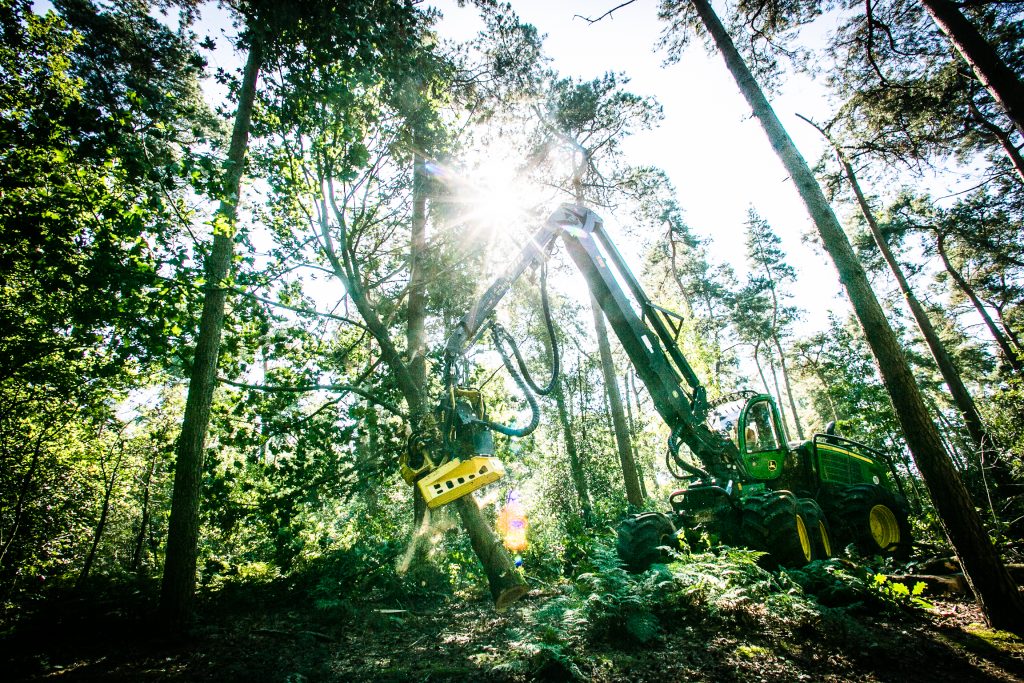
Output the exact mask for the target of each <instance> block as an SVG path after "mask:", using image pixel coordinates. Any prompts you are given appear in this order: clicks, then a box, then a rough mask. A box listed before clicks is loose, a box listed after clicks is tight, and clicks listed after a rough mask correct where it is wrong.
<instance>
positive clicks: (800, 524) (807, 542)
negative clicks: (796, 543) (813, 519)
mask: <svg viewBox="0 0 1024 683" xmlns="http://www.w3.org/2000/svg"><path fill="white" fill-rule="evenodd" d="M796 535H797V536H798V537H799V538H800V550H801V551H802V552H803V554H804V559H805V560H806V561H808V562H810V561H811V536H810V534H808V533H807V525H806V524H805V523H804V518H803V517H801V516H800V515H797V516H796Z"/></svg>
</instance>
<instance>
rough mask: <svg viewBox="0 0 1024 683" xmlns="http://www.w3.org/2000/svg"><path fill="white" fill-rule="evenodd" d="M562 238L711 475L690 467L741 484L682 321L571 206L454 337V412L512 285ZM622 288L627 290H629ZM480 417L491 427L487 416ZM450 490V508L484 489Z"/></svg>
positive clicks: (597, 226) (454, 482)
mask: <svg viewBox="0 0 1024 683" xmlns="http://www.w3.org/2000/svg"><path fill="white" fill-rule="evenodd" d="M559 237H560V238H561V239H562V242H563V243H564V244H565V247H566V250H567V251H568V253H569V256H570V257H571V258H572V260H573V262H574V263H575V264H576V266H577V267H578V268H579V269H580V271H581V272H582V273H583V276H584V278H585V280H586V283H587V286H588V287H589V288H590V291H591V292H592V293H593V295H594V298H595V299H596V300H597V302H598V305H600V307H601V310H602V311H603V312H604V314H605V316H606V317H607V318H608V322H609V323H610V324H611V327H612V329H613V330H614V331H615V334H616V336H617V337H618V339H619V341H620V342H621V344H622V347H623V349H625V351H626V354H627V355H628V356H629V359H630V361H631V362H632V364H633V366H634V367H635V368H636V371H637V375H638V376H639V377H640V379H641V380H642V381H643V383H644V385H645V386H646V387H647V390H648V391H649V392H650V395H651V398H652V399H653V401H654V405H655V408H656V409H657V411H658V413H659V414H660V415H661V417H662V418H663V419H664V420H665V422H666V424H668V426H669V427H670V429H671V430H672V438H671V439H670V447H672V448H673V450H674V451H675V450H676V449H678V447H679V443H685V444H687V445H688V446H689V447H690V450H691V451H692V452H693V454H694V455H695V456H696V457H697V459H698V460H699V461H700V462H701V464H702V465H703V468H704V469H699V468H696V467H687V469H689V470H690V472H691V473H692V474H694V475H697V476H699V477H701V478H703V479H708V478H715V479H722V480H725V479H730V478H733V477H735V476H736V474H738V470H739V469H741V468H742V467H743V465H742V461H741V460H740V458H739V457H738V451H737V450H736V445H735V444H734V443H733V442H732V441H730V440H729V439H727V438H725V437H724V436H723V435H722V434H719V433H718V432H716V431H714V430H712V429H711V428H709V427H708V426H707V425H706V424H705V419H706V418H707V414H708V403H707V396H706V393H705V389H704V386H703V385H702V384H701V382H700V380H699V379H698V378H697V376H696V374H695V373H694V371H693V369H692V368H691V367H690V364H689V363H688V362H687V361H686V358H684V357H683V354H682V352H680V350H679V347H678V336H679V333H680V330H681V320H680V319H679V316H678V315H676V314H675V313H672V312H671V311H668V310H666V309H664V308H661V307H660V306H657V305H656V304H654V303H652V302H651V300H650V299H649V298H648V297H647V294H646V293H645V292H644V290H643V288H642V287H641V285H640V283H639V281H637V279H636V277H635V276H634V275H633V273H632V271H630V269H629V267H628V266H627V265H626V262H625V260H624V259H623V258H622V255H621V254H620V253H619V251H618V249H617V248H616V247H615V245H614V244H613V243H612V241H611V240H610V239H609V237H608V234H607V233H606V232H605V230H604V224H603V221H602V220H601V218H600V217H599V216H598V215H597V214H595V213H594V212H593V211H591V210H590V209H587V208H586V207H583V206H578V205H571V204H566V205H563V206H561V207H560V208H559V209H558V210H557V211H555V212H554V213H553V214H552V215H551V216H550V217H549V218H548V220H547V222H546V223H545V224H544V226H543V227H541V228H540V229H539V230H538V231H537V232H536V233H534V235H533V236H532V238H531V240H530V242H529V243H528V244H527V245H526V246H525V247H524V248H523V250H522V251H521V252H520V254H519V256H518V257H517V258H516V260H515V261H513V262H512V263H511V264H510V265H509V266H508V267H507V268H506V269H505V272H504V273H503V274H502V275H501V276H500V277H498V278H497V279H496V280H495V281H494V282H493V283H492V284H491V286H490V287H489V288H488V289H487V291H486V292H485V293H484V294H483V296H482V297H481V298H480V300H479V301H478V302H477V303H476V305H474V306H473V308H472V309H470V311H469V312H468V313H466V315H465V316H464V317H463V318H462V320H461V321H460V322H459V324H458V326H457V327H456V329H455V331H454V332H453V333H452V334H451V336H450V337H449V339H448V342H447V345H446V347H445V371H444V378H445V384H446V386H447V387H449V389H448V391H449V393H450V394H451V398H450V399H449V404H450V405H451V410H452V411H453V412H454V404H455V402H456V400H455V394H454V393H452V389H451V388H450V387H451V386H452V384H453V382H454V378H453V371H454V367H455V365H456V363H457V362H458V361H459V359H460V358H461V357H462V355H463V353H464V351H465V350H466V348H467V346H469V345H471V344H472V343H473V342H474V341H475V340H476V337H477V336H478V335H479V334H480V332H481V330H482V329H483V327H484V325H485V323H486V322H487V321H488V319H489V318H490V315H491V314H492V313H493V312H494V309H495V308H496V307H497V305H498V303H499V302H500V301H501V300H502V298H503V297H504V296H505V294H506V293H507V292H508V290H509V289H510V288H511V286H512V284H513V283H514V282H515V281H516V280H517V279H518V278H519V277H520V276H522V274H523V273H525V272H526V271H527V270H529V269H531V268H535V267H537V266H539V265H540V264H542V263H543V262H544V261H545V260H546V259H547V257H548V255H549V253H550V252H551V250H552V248H553V247H554V243H555V242H556V240H557V239H558V238H559ZM620 283H624V284H625V288H623V286H622V284H620ZM473 400H475V401H477V402H478V404H479V408H478V412H480V411H482V410H483V404H482V399H480V398H479V397H478V396H476V397H474V399H473ZM478 417H479V418H480V421H482V420H483V415H479V416H478ZM478 452H480V451H478ZM489 454H490V453H487V455H489ZM446 459H447V456H446ZM491 460H493V459H491ZM442 462H443V460H442ZM430 480H431V481H430V482H429V483H430V484H431V485H433V486H435V487H437V486H438V484H437V481H438V477H431V478H430ZM424 483H427V481H426V479H425V480H423V481H421V484H420V485H421V488H423V486H424ZM444 484H445V486H447V488H449V489H451V491H450V492H448V493H447V495H445V496H444V498H445V502H447V501H449V500H454V499H455V498H457V497H459V493H460V491H461V490H462V488H460V487H465V493H468V492H470V491H472V490H473V489H474V488H477V487H478V486H479V483H477V484H476V485H472V484H473V482H470V481H465V482H460V481H459V478H458V477H455V478H454V479H449V480H447V481H445V482H444ZM424 495H425V496H426V497H427V500H428V502H429V501H430V500H431V496H429V495H427V492H426V491H424ZM462 495H464V494H462ZM439 504H442V503H439Z"/></svg>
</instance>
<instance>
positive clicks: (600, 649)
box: [0, 590, 1024, 683]
mask: <svg viewBox="0 0 1024 683" xmlns="http://www.w3.org/2000/svg"><path fill="white" fill-rule="evenodd" d="M549 599H550V596H546V595H542V594H533V595H531V596H529V597H528V599H526V600H524V601H522V602H521V603H519V604H518V605H516V606H514V607H513V608H512V609H510V610H508V611H507V612H504V613H500V614H499V613H496V612H495V611H494V610H493V608H492V607H491V605H490V604H489V603H488V602H484V601H450V602H440V601H438V602H434V603H430V604H420V605H412V606H410V605H401V604H372V603H368V604H361V605H359V606H358V607H352V606H346V607H339V608H337V609H333V610H332V609H327V610H325V609H322V608H314V607H312V606H305V605H304V604H302V603H303V601H302V600H298V599H292V600H290V599H289V598H288V596H287V595H283V596H282V595H273V596H261V595H260V592H259V591H258V590H256V591H252V592H251V593H249V594H247V595H244V596H239V595H235V596H230V597H225V596H221V597H219V598H217V599H214V600H212V601H209V602H206V603H205V604H204V605H203V607H202V610H201V613H200V617H199V620H198V622H197V624H196V626H195V628H194V629H193V631H192V633H191V634H190V635H189V636H188V637H187V638H177V639H171V638H167V637H164V636H160V635H157V634H158V632H159V629H158V628H157V627H156V625H155V622H154V618H153V616H152V609H151V606H152V603H151V602H150V601H149V600H146V599H144V598H142V597H141V596H131V595H124V596H119V597H115V598H112V599H111V598H108V599H106V600H92V601H84V600H66V601H63V602H61V603H57V604H51V605H48V606H47V607H46V608H45V609H40V610H39V611H38V612H37V613H35V614H32V615H30V616H27V617H25V618H23V619H22V620H21V621H20V623H19V625H18V627H17V628H16V629H14V630H13V632H8V633H7V635H5V636H4V637H3V639H2V640H0V657H2V659H3V661H4V662H5V664H4V665H3V672H4V673H3V674H2V678H3V679H5V680H19V681H20V680H25V681H99V680H102V681H289V682H293V683H294V682H300V681H369V680H372V681H377V682H386V681H455V680H458V681H468V680H472V681H477V680H486V681H524V680H571V679H577V680H594V681H658V682H659V683H662V682H664V681H666V680H668V681H894V682H895V681H900V682H904V681H928V682H930V683H931V682H935V681H1017V680H1024V644H1022V642H1021V641H1020V640H1019V639H1018V638H1016V637H1014V636H1009V635H1007V634H1001V633H998V632H993V631H990V630H988V629H985V628H983V627H982V626H981V622H982V619H981V615H980V614H979V612H978V610H977V608H976V607H975V606H974V605H972V604H970V603H967V602H963V601H937V602H934V603H933V605H934V608H933V609H931V610H927V611H921V612H917V613H914V614H905V613H900V614H861V615H852V616H846V613H844V614H843V616H842V617H839V616H837V613H836V612H834V611H832V610H827V609H825V610H823V611H822V613H821V614H820V615H816V616H815V617H814V618H812V619H810V620H807V621H805V623H803V624H802V625H801V626H800V627H798V628H796V630H792V631H785V630H784V629H782V628H780V627H779V626H778V622H777V621H775V620H773V619H772V618H771V615H768V614H763V613H759V607H758V606H757V605H750V606H747V607H746V608H744V609H743V610H737V611H735V612H733V613H731V614H730V615H728V616H727V617H722V616H721V615H719V616H717V617H715V618H709V617H708V616H707V615H703V616H702V615H694V616H693V617H692V618H687V619H684V620H681V621H674V622H670V623H663V624H662V629H663V630H662V634H661V635H660V636H659V637H658V638H656V639H655V640H653V641H651V642H648V643H647V644H645V645H642V646H641V645H638V644H636V643H635V642H631V641H629V639H627V638H625V637H622V638H618V637H616V634H614V633H612V634H610V635H608V636H606V637H603V638H601V639H600V640H598V641H596V642H590V641H588V642H586V643H585V644H582V645H580V646H579V647H577V648H576V650H575V651H574V653H573V657H572V658H571V660H570V661H559V660H557V659H553V658H551V657H545V656H542V655H543V653H542V652H539V651H538V650H537V648H536V643H533V644H531V643H528V642H524V641H522V640H520V638H521V637H522V632H521V630H518V629H517V627H518V626H520V625H522V622H523V620H524V619H525V618H526V617H527V616H528V615H529V614H530V610H537V609H538V608H540V607H541V606H543V604H544V602H545V601H546V600H549ZM542 649H543V648H542Z"/></svg>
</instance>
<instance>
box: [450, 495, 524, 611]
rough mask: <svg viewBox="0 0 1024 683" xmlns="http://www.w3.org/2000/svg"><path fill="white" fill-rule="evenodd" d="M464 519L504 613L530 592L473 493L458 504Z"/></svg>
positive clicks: (498, 604)
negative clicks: (485, 517)
mask: <svg viewBox="0 0 1024 683" xmlns="http://www.w3.org/2000/svg"><path fill="white" fill-rule="evenodd" d="M454 505H455V507H456V508H457V509H458V511H459V517H461V518H462V526H463V527H464V528H465V529H466V533H467V534H469V541H470V543H471V544H472V546H473V552H474V553H476V556H477V557H479V558H480V563H481V564H482V565H483V567H484V572H485V573H486V574H487V584H488V586H489V587H490V589H491V597H492V598H494V606H495V607H496V608H497V609H499V610H503V609H506V608H508V606H509V605H511V604H512V603H514V602H515V601H516V600H519V598H521V597H523V596H524V595H526V593H527V592H528V591H529V590H530V589H529V588H528V587H527V585H526V580H525V579H524V578H523V576H522V574H520V573H519V571H518V570H517V569H516V565H515V562H513V560H512V557H511V556H510V555H509V554H508V551H507V550H505V546H504V545H503V544H502V542H501V539H500V538H498V535H497V534H496V533H494V529H493V528H492V527H491V525H490V524H489V523H488V522H487V520H486V519H484V516H483V513H482V512H481V511H480V505H479V504H478V503H477V501H476V496H474V495H473V494H472V493H471V494H469V495H468V496H463V497H462V498H459V499H458V500H456V501H455V503H454Z"/></svg>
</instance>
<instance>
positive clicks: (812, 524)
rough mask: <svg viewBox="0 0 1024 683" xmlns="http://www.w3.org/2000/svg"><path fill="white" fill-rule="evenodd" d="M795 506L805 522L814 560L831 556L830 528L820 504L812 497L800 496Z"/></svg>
mask: <svg viewBox="0 0 1024 683" xmlns="http://www.w3.org/2000/svg"><path fill="white" fill-rule="evenodd" d="M797 508H798V509H799V510H800V514H801V515H803V518H804V522H805V523H806V524H807V531H808V533H809V534H810V536H811V552H812V554H813V559H815V560H827V559H828V558H830V557H832V552H833V551H832V530H831V529H830V528H829V525H828V520H827V519H825V513H824V512H823V511H822V509H821V506H820V505H818V502H817V501H816V500H814V499H813V498H800V499H798V500H797Z"/></svg>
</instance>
